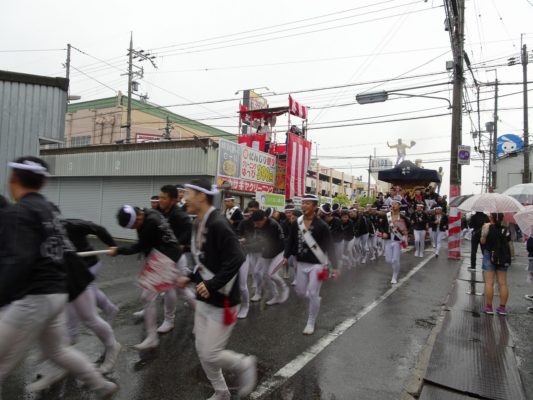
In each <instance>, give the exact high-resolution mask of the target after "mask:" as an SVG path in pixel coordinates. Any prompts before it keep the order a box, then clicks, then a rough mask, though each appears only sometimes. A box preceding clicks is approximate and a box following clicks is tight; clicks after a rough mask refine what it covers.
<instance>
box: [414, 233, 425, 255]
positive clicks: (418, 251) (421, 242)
mask: <svg viewBox="0 0 533 400" xmlns="http://www.w3.org/2000/svg"><path fill="white" fill-rule="evenodd" d="M413 232H414V235H415V256H419V257H420V256H423V255H424V246H425V241H426V231H425V230H416V229H415V230H414V231H413Z"/></svg>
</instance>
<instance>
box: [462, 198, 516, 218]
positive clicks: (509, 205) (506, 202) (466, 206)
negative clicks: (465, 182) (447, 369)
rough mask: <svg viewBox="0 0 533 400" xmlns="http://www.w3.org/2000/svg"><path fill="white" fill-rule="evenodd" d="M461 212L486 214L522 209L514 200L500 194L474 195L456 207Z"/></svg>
mask: <svg viewBox="0 0 533 400" xmlns="http://www.w3.org/2000/svg"><path fill="white" fill-rule="evenodd" d="M458 208H459V209H460V210H462V211H482V212H488V213H506V212H517V211H521V210H523V209H524V207H523V206H522V204H520V203H519V202H518V201H517V200H516V199H514V198H512V197H510V196H507V195H505V194H500V193H482V194H476V195H474V196H472V197H470V198H468V199H466V200H465V201H464V202H463V203H461V204H460V205H459V207H458Z"/></svg>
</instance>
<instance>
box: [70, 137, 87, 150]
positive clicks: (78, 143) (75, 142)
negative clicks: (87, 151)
mask: <svg viewBox="0 0 533 400" xmlns="http://www.w3.org/2000/svg"><path fill="white" fill-rule="evenodd" d="M90 144H91V136H72V137H71V138H70V147H82V146H89V145H90Z"/></svg>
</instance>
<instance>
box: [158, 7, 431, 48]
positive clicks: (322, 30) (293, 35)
mask: <svg viewBox="0 0 533 400" xmlns="http://www.w3.org/2000/svg"><path fill="white" fill-rule="evenodd" d="M438 7H440V6H438ZM438 7H432V8H426V9H421V10H415V11H410V12H406V13H400V14H394V15H389V16H386V17H378V18H372V19H368V20H365V21H359V22H355V23H350V24H343V25H337V26H333V27H327V28H321V29H316V30H311V31H306V32H300V33H294V34H289V35H283V36H277V37H274V38H266V39H260V40H252V41H249V42H244V43H235V44H231V45H224V46H219V47H213V48H209V49H199V50H194V49H193V50H190V51H181V52H176V53H171V54H166V55H165V57H170V56H176V55H184V54H193V53H203V52H207V51H213V50H220V49H226V48H233V47H240V46H246V45H249V44H256V43H263V42H268V41H272V40H279V39H286V38H290V37H297V36H303V35H308V34H311V33H317V32H324V31H330V30H334V29H341V28H346V27H350V26H354V25H362V24H366V23H369V22H375V21H381V20H385V19H390V18H395V17H401V16H403V15H411V14H415V13H420V12H424V11H429V10H431V9H433V8H438ZM184 50H186V49H184Z"/></svg>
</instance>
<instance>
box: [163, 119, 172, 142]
mask: <svg viewBox="0 0 533 400" xmlns="http://www.w3.org/2000/svg"><path fill="white" fill-rule="evenodd" d="M172 128H173V127H172V123H171V122H170V118H169V117H168V115H167V124H166V126H165V127H164V128H163V130H164V131H165V133H163V139H165V140H170V139H171V137H170V132H172Z"/></svg>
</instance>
